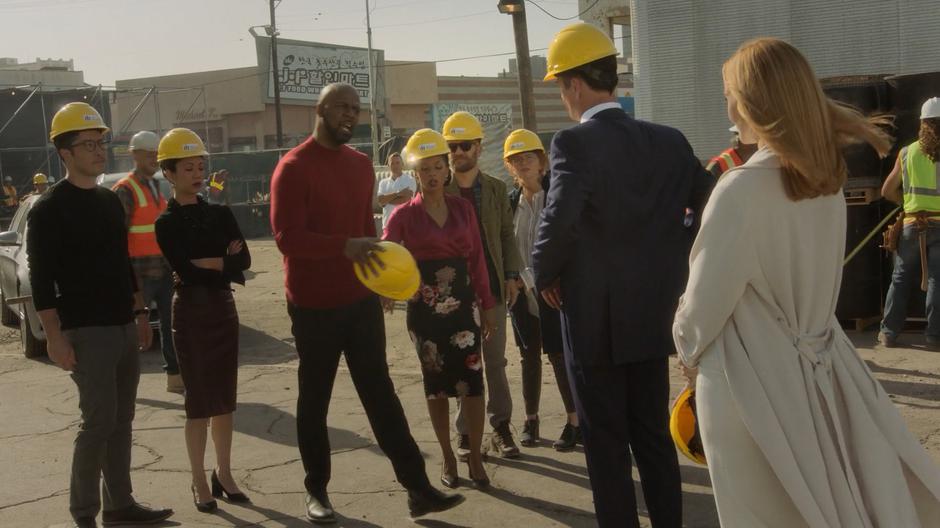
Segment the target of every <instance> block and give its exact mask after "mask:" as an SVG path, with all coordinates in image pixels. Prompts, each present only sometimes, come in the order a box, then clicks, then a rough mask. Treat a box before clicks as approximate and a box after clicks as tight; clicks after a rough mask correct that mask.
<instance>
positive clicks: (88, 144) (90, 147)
mask: <svg viewBox="0 0 940 528" xmlns="http://www.w3.org/2000/svg"><path fill="white" fill-rule="evenodd" d="M110 143H111V141H110V140H107V139H99V140H98V141H93V140H91V139H87V140H85V141H79V142H77V143H72V144H71V145H69V148H78V147H82V148H83V149H85V152H94V151H95V150H96V149H101V150H107V149H108V145H109V144H110Z"/></svg>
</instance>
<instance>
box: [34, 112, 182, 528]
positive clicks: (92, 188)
mask: <svg viewBox="0 0 940 528" xmlns="http://www.w3.org/2000/svg"><path fill="white" fill-rule="evenodd" d="M107 132H108V127H107V126H105V124H104V121H103V120H102V119H101V116H100V115H99V114H98V112H97V111H96V110H95V109H94V108H92V107H91V106H89V105H87V104H85V103H70V104H68V105H66V106H64V107H63V108H62V109H61V110H60V111H59V112H58V113H56V115H55V117H53V119H52V133H51V134H50V138H51V139H52V141H53V142H54V143H55V147H56V151H57V152H58V154H59V157H60V158H61V159H62V162H63V163H64V164H65V166H66V169H67V174H66V176H65V180H64V181H61V182H59V184H58V185H56V186H54V187H53V188H52V189H50V190H49V191H48V192H47V193H46V194H45V195H43V196H42V197H41V198H40V199H39V200H38V201H37V202H36V204H35V205H34V206H33V208H32V209H31V210H30V212H29V217H28V220H27V221H28V236H27V240H26V253H27V256H28V259H29V270H30V284H31V286H32V291H33V304H34V305H35V307H36V311H37V313H38V315H39V318H40V320H41V321H42V327H43V329H44V330H45V332H46V342H47V350H48V353H49V358H50V359H51V360H52V361H53V362H54V363H55V364H56V365H58V366H59V367H61V368H63V369H65V370H68V371H71V372H72V379H73V380H74V381H75V384H76V385H77V387H78V395H79V403H78V405H79V408H80V409H81V413H82V425H81V428H80V430H79V432H78V436H77V437H76V439H75V451H74V454H73V458H72V476H71V485H70V495H69V510H70V512H71V514H72V517H73V518H74V519H75V524H74V526H77V527H79V528H86V527H95V526H97V524H96V521H95V517H96V516H97V515H98V511H99V510H100V509H101V501H102V494H101V492H100V491H99V485H100V479H101V477H102V475H103V476H104V512H103V514H102V521H103V524H104V525H105V526H108V525H115V524H121V525H124V524H130V525H134V524H151V523H157V522H160V521H163V520H165V519H167V518H169V517H170V516H171V515H172V514H173V511H172V510H169V509H163V510H154V509H150V508H146V507H144V506H141V505H139V504H137V502H136V501H134V498H133V496H132V489H131V480H130V462H131V422H132V421H133V419H134V404H135V400H136V398H137V382H138V381H139V379H140V366H139V358H138V353H139V351H140V350H141V349H147V348H150V342H151V339H152V333H151V330H150V324H149V320H148V317H147V315H148V314H147V308H145V307H144V304H143V299H142V296H141V295H140V292H139V291H137V284H136V281H135V279H134V274H133V271H132V269H131V264H130V259H129V257H128V253H127V232H126V230H125V223H124V209H123V208H122V206H121V202H120V200H119V199H118V198H117V196H116V195H115V194H114V193H112V192H111V191H109V190H107V189H102V188H99V187H98V186H97V185H96V183H95V180H96V178H97V176H98V174H101V172H102V171H103V170H104V166H105V161H106V158H105V156H106V153H107V143H108V142H107V140H106V139H104V138H105V134H107ZM135 319H136V323H135Z"/></svg>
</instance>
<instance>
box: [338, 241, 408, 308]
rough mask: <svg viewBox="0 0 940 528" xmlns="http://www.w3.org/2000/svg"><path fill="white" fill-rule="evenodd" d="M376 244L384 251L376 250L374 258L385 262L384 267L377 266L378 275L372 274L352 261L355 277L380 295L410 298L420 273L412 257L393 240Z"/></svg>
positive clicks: (393, 297)
mask: <svg viewBox="0 0 940 528" xmlns="http://www.w3.org/2000/svg"><path fill="white" fill-rule="evenodd" d="M378 245H379V247H381V248H382V249H383V250H384V251H380V252H378V253H377V254H376V258H378V259H379V260H381V261H382V263H383V264H385V268H384V269H382V268H378V267H377V268H376V271H377V272H378V275H373V274H372V273H370V272H369V271H367V270H366V269H364V268H363V266H361V265H358V264H356V263H353V271H355V272H356V277H357V278H358V279H359V281H360V282H361V283H362V284H363V285H364V286H365V287H366V288H369V289H370V290H372V291H374V292H375V293H377V294H379V295H381V296H382V297H388V298H389V299H395V300H396V301H406V300H408V299H410V298H411V297H412V296H413V295H414V294H415V292H416V291H418V286H420V285H421V274H420V273H419V272H418V264H417V263H416V262H415V259H414V257H412V256H411V252H409V251H408V250H407V249H405V247H404V246H401V245H399V244H396V243H394V242H388V241H382V242H379V243H378Z"/></svg>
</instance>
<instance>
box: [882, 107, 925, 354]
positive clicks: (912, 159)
mask: <svg viewBox="0 0 940 528" xmlns="http://www.w3.org/2000/svg"><path fill="white" fill-rule="evenodd" d="M881 194H882V195H883V196H884V197H885V198H887V199H888V200H891V201H892V202H895V203H899V204H902V205H903V206H904V213H903V215H902V216H903V229H902V230H901V232H900V236H899V238H898V240H897V250H896V251H895V253H894V272H893V273H892V275H891V286H890V287H889V288H888V296H887V298H886V299H885V312H884V319H883V320H882V321H881V331H880V332H879V333H878V341H879V342H881V344H882V345H884V346H886V347H892V346H895V345H896V344H897V339H898V334H900V333H901V330H902V329H903V328H904V320H905V318H906V317H907V301H908V298H909V297H910V294H911V290H913V289H914V286H915V284H918V283H919V284H920V288H921V289H922V290H924V291H926V292H927V330H926V340H927V345H928V346H930V347H931V348H940V288H938V287H937V284H936V282H937V280H938V278H940V97H932V98H930V99H928V100H927V101H926V102H925V103H924V105H923V106H922V107H921V111H920V132H919V133H918V138H917V141H914V142H913V143H911V144H910V145H908V146H906V147H904V148H902V149H901V150H900V152H898V158H897V161H896V162H895V164H894V169H892V171H891V174H889V175H888V178H887V179H885V183H884V185H883V186H882V188H881Z"/></svg>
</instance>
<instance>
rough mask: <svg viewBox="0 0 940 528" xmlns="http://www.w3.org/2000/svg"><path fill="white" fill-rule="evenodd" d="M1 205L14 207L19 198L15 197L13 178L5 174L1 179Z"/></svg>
mask: <svg viewBox="0 0 940 528" xmlns="http://www.w3.org/2000/svg"><path fill="white" fill-rule="evenodd" d="M3 196H4V199H3V205H5V206H7V207H16V205H17V204H18V203H20V202H19V199H18V198H17V197H16V187H14V186H13V178H11V177H9V176H7V177H6V178H4V179H3Z"/></svg>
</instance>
